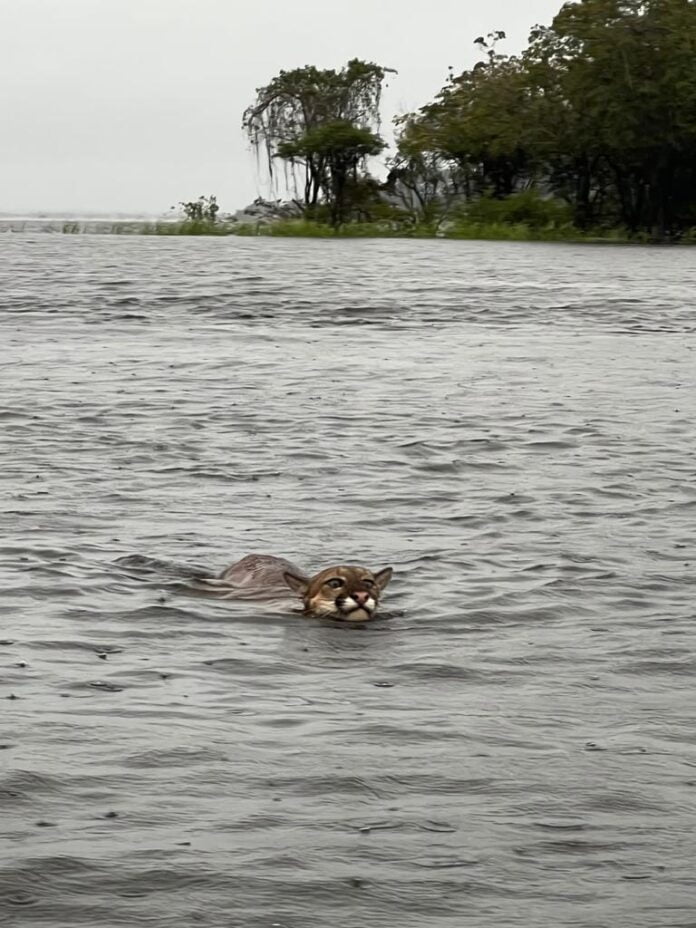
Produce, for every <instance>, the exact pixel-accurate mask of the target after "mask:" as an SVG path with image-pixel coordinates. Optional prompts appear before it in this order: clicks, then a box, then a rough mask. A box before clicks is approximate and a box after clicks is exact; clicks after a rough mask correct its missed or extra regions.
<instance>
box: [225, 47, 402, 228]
mask: <svg viewBox="0 0 696 928" xmlns="http://www.w3.org/2000/svg"><path fill="white" fill-rule="evenodd" d="M389 73H394V72H393V71H392V70H391V69H390V68H385V67H382V66H381V65H377V64H374V63H372V62H365V61H360V60H359V59H357V58H354V59H353V60H351V61H349V62H348V64H347V65H345V67H343V68H341V69H340V70H339V71H336V70H332V69H328V70H320V69H318V68H315V67H313V66H310V65H308V66H306V67H303V68H295V69H294V70H292V71H281V72H280V74H279V75H277V76H276V77H274V78H273V80H272V81H271V82H270V83H269V84H267V85H266V86H265V87H260V88H259V89H258V90H257V91H256V100H255V102H254V103H253V104H252V105H251V106H250V107H248V109H247V110H246V111H245V112H244V116H243V120H242V127H243V128H244V130H245V131H246V133H247V136H248V138H249V140H250V141H251V144H252V146H253V147H254V148H255V150H256V151H257V153H261V152H264V153H265V156H266V167H267V170H268V173H269V176H270V178H271V179H272V180H273V179H274V177H275V175H276V170H275V161H276V159H277V158H280V159H281V160H283V161H284V163H285V167H286V175H285V176H286V180H289V181H290V180H291V181H292V183H293V185H294V187H295V193H296V195H298V196H300V197H301V199H302V200H303V202H304V205H305V207H307V208H311V207H316V206H317V204H318V203H319V202H320V199H321V198H322V197H323V198H324V199H325V200H326V202H327V203H329V204H332V215H334V213H336V210H337V211H338V214H342V213H343V212H344V211H345V190H346V183H345V179H346V178H347V176H348V175H349V174H350V173H351V172H352V173H353V174H355V172H356V171H357V170H358V168H359V167H361V166H364V162H365V159H366V158H367V157H369V156H370V155H371V154H376V153H378V151H381V150H382V148H383V147H384V143H383V142H382V140H381V139H380V137H379V134H378V133H379V128H380V102H381V95H382V86H383V84H384V81H385V78H386V76H387V74H389ZM341 144H344V146H345V150H344V151H343V152H340V151H339V149H340V146H341ZM342 178H343V179H342ZM336 204H339V205H338V206H337V205H336Z"/></svg>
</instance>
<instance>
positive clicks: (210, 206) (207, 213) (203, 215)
mask: <svg viewBox="0 0 696 928" xmlns="http://www.w3.org/2000/svg"><path fill="white" fill-rule="evenodd" d="M179 206H180V207H181V208H182V210H183V211H184V216H186V218H187V219H188V220H189V221H190V222H215V221H216V218H217V214H218V212H219V210H220V207H219V206H218V204H217V197H214V196H210V197H198V199H197V200H189V201H188V202H184V201H183V200H182V201H181V202H180V203H179ZM172 209H174V207H172Z"/></svg>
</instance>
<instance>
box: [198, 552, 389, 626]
mask: <svg viewBox="0 0 696 928" xmlns="http://www.w3.org/2000/svg"><path fill="white" fill-rule="evenodd" d="M391 577H392V569H391V567H385V568H384V569H383V570H378V571H376V572H374V573H373V572H372V571H371V570H368V568H367V567H348V566H345V565H338V566H336V567H327V568H325V569H324V570H321V571H319V573H318V574H315V575H314V576H313V577H308V576H307V575H306V574H305V573H303V571H302V570H300V568H299V567H296V566H295V564H292V563H291V562H290V561H286V560H285V558H282V557H276V556H275V555H272V554H247V556H246V557H243V558H242V559H241V560H240V561H237V562H236V563H234V564H232V565H231V566H230V567H228V568H227V569H226V570H223V572H222V573H221V574H220V575H219V576H218V577H198V578H197V580H196V583H195V586H196V589H199V590H206V591H208V592H210V593H211V594H214V595H216V596H220V597H222V598H224V599H249V598H253V599H275V598H278V596H279V594H280V595H282V593H283V591H285V592H287V589H288V587H290V589H291V590H292V591H293V592H294V593H297V594H298V595H299V596H300V597H301V599H302V604H303V607H304V613H305V615H310V616H326V617H330V618H336V619H343V620H345V621H349V622H365V621H367V620H368V619H371V618H372V617H373V615H374V614H375V612H376V610H377V607H378V605H379V600H380V597H381V595H382V592H383V590H384V588H385V587H386V585H387V584H388V583H389V581H390V580H391Z"/></svg>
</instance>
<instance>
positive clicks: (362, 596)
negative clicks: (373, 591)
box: [352, 590, 370, 606]
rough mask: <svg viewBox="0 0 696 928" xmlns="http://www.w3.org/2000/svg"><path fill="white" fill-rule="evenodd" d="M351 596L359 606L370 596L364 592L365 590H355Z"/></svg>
mask: <svg viewBox="0 0 696 928" xmlns="http://www.w3.org/2000/svg"><path fill="white" fill-rule="evenodd" d="M352 596H353V599H354V600H355V601H356V603H357V604H358V605H359V606H364V605H365V603H366V602H367V601H368V599H369V598H370V594H369V593H366V592H365V590H358V591H357V592H355V593H353V594H352Z"/></svg>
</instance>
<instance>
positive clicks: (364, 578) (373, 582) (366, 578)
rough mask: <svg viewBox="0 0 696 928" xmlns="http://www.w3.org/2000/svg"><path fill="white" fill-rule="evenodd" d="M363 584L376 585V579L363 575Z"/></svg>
mask: <svg viewBox="0 0 696 928" xmlns="http://www.w3.org/2000/svg"><path fill="white" fill-rule="evenodd" d="M362 585H363V586H374V585H375V581H374V580H370V578H369V577H363V578H362Z"/></svg>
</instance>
